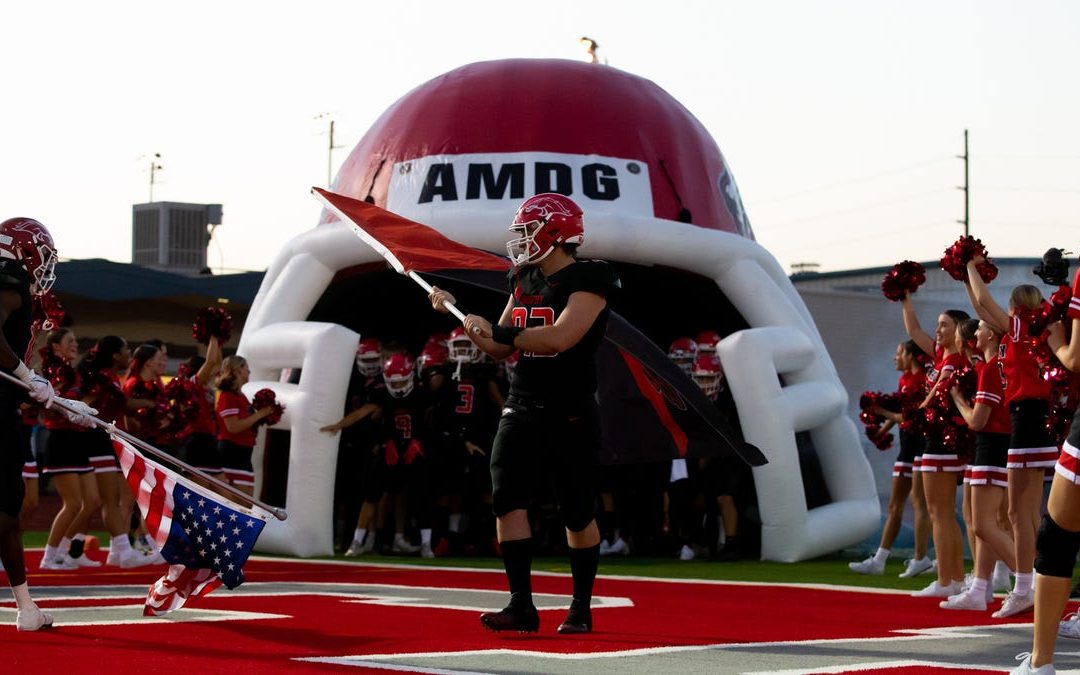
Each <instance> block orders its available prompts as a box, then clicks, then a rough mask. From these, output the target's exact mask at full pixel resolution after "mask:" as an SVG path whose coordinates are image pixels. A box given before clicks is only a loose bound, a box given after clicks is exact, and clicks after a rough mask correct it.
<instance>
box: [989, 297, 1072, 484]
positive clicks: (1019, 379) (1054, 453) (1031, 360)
mask: <svg viewBox="0 0 1080 675" xmlns="http://www.w3.org/2000/svg"><path fill="white" fill-rule="evenodd" d="M1029 339H1030V336H1029V335H1028V326H1027V325H1026V324H1025V323H1024V322H1023V321H1021V320H1020V317H1019V316H1010V317H1009V331H1008V332H1007V333H1006V334H1005V335H1004V336H1002V338H1001V345H1000V346H999V347H998V357H999V361H1000V363H1001V379H1002V381H1003V382H1004V386H1005V402H1006V403H1007V404H1008V406H1009V416H1010V418H1011V421H1012V432H1011V434H1012V435H1011V438H1010V439H1009V464H1008V467H1009V468H1010V469H1048V468H1050V467H1052V466H1054V464H1055V463H1056V462H1057V457H1058V448H1057V443H1056V442H1055V441H1054V439H1053V437H1051V435H1050V432H1049V431H1048V430H1047V428H1046V417H1047V414H1048V413H1049V409H1050V404H1049V399H1050V383H1049V382H1047V381H1046V380H1044V379H1042V377H1041V376H1040V372H1039V364H1038V362H1037V361H1036V360H1035V357H1034V356H1032V354H1031V351H1030V350H1029V349H1028V348H1027V347H1026V343H1027V342H1028V340H1029Z"/></svg>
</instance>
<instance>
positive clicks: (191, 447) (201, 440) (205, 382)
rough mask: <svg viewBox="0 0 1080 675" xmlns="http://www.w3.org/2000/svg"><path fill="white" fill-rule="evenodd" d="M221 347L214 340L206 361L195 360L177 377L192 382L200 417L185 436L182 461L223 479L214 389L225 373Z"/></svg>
mask: <svg viewBox="0 0 1080 675" xmlns="http://www.w3.org/2000/svg"><path fill="white" fill-rule="evenodd" d="M221 362H222V359H221V346H220V345H219V344H218V339H217V338H216V337H211V338H210V342H209V343H208V344H207V346H206V357H205V358H204V357H201V356H193V357H191V358H190V359H188V360H187V361H185V362H184V364H183V365H182V366H181V367H180V370H179V372H177V373H176V376H177V377H185V378H187V379H188V380H190V381H191V387H192V395H193V396H194V399H195V401H194V403H195V407H196V409H197V410H198V414H197V416H196V417H195V419H194V420H193V421H192V422H191V423H189V424H188V425H187V427H186V428H184V429H183V430H182V432H181V437H182V439H183V440H182V441H181V446H180V457H181V459H183V460H184V461H185V462H187V463H188V464H190V465H192V466H193V467H195V468H196V469H199V470H200V471H202V472H203V473H206V474H209V475H211V476H214V477H220V475H221V473H222V468H221V452H220V451H219V450H218V445H217V433H218V424H217V415H216V414H215V413H214V394H213V392H211V391H210V385H211V383H212V382H213V379H214V376H215V375H217V374H218V372H220V370H221Z"/></svg>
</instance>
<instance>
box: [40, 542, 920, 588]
mask: <svg viewBox="0 0 1080 675" xmlns="http://www.w3.org/2000/svg"><path fill="white" fill-rule="evenodd" d="M91 534H93V535H94V536H96V537H97V538H98V539H99V540H100V542H101V546H102V547H106V546H108V541H109V535H108V534H106V533H104V532H91ZM47 536H48V533H47V532H26V533H24V535H23V543H24V545H25V546H26V547H28V548H40V547H43V546H45V539H46V538H47ZM280 557H289V556H280ZM319 559H320V560H342V561H344V560H349V561H353V560H362V561H363V562H379V563H382V564H387V565H405V564H407V565H432V566H440V567H441V566H446V567H471V568H481V569H502V562H501V561H500V560H498V559H497V558H471V557H470V558H435V559H431V560H425V559H423V558H420V557H412V556H378V555H374V556H365V557H363V558H359V559H357V558H348V559H346V558H344V557H342V556H333V557H321V558H319ZM851 560H852V558H845V557H842V556H828V557H825V558H817V559H815V560H808V561H805V562H799V563H775V562H761V561H757V560H744V561H739V562H731V563H718V562H708V561H701V560H690V561H686V562H684V561H681V560H676V559H673V558H638V557H634V556H628V557H623V556H614V557H610V558H601V559H600V574H608V575H624V576H642V577H657V578H664V579H711V580H720V581H763V582H773V583H801V584H838V585H845V586H864V587H874V588H896V589H905V590H917V589H920V588H923V587H924V586H926V585H927V584H928V583H930V582H931V581H932V580H933V577H932V576H931V575H929V574H924V575H922V576H919V577H916V578H915V579H900V578H898V577H897V576H896V575H897V574H899V573H900V572H901V571H903V569H904V563H903V560H902V559H900V558H895V559H893V560H890V561H889V563H888V565H886V568H885V574H882V575H880V576H866V575H863V574H855V573H854V572H852V571H851V570H849V569H848V566H847V564H848V562H850V561H851ZM533 569H536V570H543V571H547V572H566V573H569V572H570V562H569V560H567V559H566V558H537V559H536V560H535V561H534V562H533Z"/></svg>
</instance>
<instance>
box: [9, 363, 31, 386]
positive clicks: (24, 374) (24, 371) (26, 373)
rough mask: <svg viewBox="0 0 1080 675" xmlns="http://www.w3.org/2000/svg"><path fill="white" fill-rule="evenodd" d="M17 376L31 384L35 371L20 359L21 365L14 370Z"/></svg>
mask: <svg viewBox="0 0 1080 675" xmlns="http://www.w3.org/2000/svg"><path fill="white" fill-rule="evenodd" d="M12 372H13V373H14V375H15V377H17V378H19V379H20V380H22V381H23V382H26V383H27V384H30V380H32V379H33V377H34V371H32V370H30V369H29V368H27V367H26V364H25V363H23V362H22V361H19V365H17V366H15V370H14V371H12Z"/></svg>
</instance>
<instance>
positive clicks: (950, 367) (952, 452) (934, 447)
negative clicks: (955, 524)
mask: <svg viewBox="0 0 1080 675" xmlns="http://www.w3.org/2000/svg"><path fill="white" fill-rule="evenodd" d="M935 356H936V358H935V359H934V367H933V368H931V369H930V372H928V373H927V374H926V386H927V389H932V388H933V386H934V385H935V384H937V383H938V382H941V386H940V387H938V391H942V390H944V391H948V388H949V387H950V386H951V385H950V383H949V380H950V379H951V378H952V376H953V374H954V373H956V371H957V370H959V369H961V368H963V367H965V366H967V365H968V362H967V359H965V358H964V355H963V354H961V353H960V352H955V353H953V354H949V355H947V356H946V355H945V350H944V349H942V348H941V347H940V346H939V347H938V348H937V352H936V354H935ZM948 401H949V402H948V407H947V409H946V410H945V415H946V416H947V417H948V418H949V419H950V420H952V421H953V423H954V424H958V425H962V424H963V418H961V417H960V412H959V411H958V410H957V409H956V406H955V405H954V404H953V402H952V400H951V399H948ZM931 405H933V403H931ZM960 450H961V448H947V447H945V442H944V438H943V435H942V430H941V429H940V428H931V429H930V430H929V431H928V432H927V433H926V447H925V448H923V454H922V456H921V457H917V458H916V461H915V470H916V471H924V472H934V471H945V472H948V473H963V471H964V466H965V465H966V464H967V462H965V461H964V459H963V457H962V456H961V455H962V454H963V453H961V452H960Z"/></svg>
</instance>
